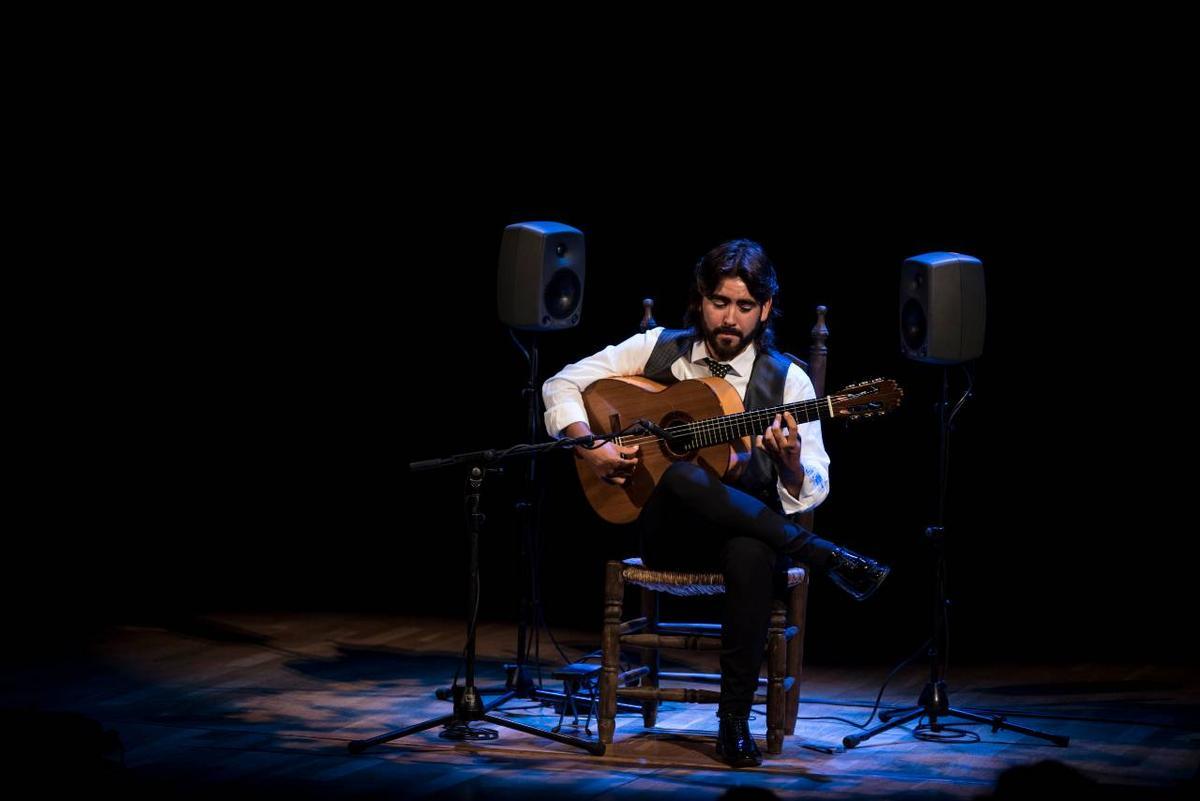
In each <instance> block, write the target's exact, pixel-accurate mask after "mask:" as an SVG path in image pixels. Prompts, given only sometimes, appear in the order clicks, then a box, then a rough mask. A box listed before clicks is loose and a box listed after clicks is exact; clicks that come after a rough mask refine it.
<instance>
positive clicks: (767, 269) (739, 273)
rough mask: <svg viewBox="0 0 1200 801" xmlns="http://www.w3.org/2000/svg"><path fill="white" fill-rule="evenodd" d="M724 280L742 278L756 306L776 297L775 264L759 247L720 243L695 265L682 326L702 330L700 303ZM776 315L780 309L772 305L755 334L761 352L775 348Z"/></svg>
mask: <svg viewBox="0 0 1200 801" xmlns="http://www.w3.org/2000/svg"><path fill="white" fill-rule="evenodd" d="M726 278H740V279H742V281H743V282H745V284H746V289H747V291H749V293H750V295H751V296H752V297H753V298H754V299H755V300H757V301H758V302H759V303H763V304H765V303H766V302H767V301H768V300H771V299H772V298H774V297H775V296H776V295H777V294H779V279H778V278H777V277H776V276H775V265H774V264H772V263H771V260H770V259H769V258H768V257H767V252H766V251H765V250H763V246H762V245H760V244H758V243H757V242H754V241H753V240H750V239H734V240H731V241H729V242H722V243H721V244H720V245H717V246H716V247H715V248H713V249H712V250H710V251H709V252H708V253H705V254H704V255H703V256H701V257H700V261H698V262H696V273H695V280H694V281H692V285H691V287H690V288H689V290H688V306H687V311H686V312H684V315H683V322H684V324H685V325H688V326H690V327H692V328H695V329H696V330H697V331H700V330H701V326H700V323H701V321H702V320H703V316H702V315H701V313H700V303H701V302H702V301H703V300H704V298H706V297H708V296H709V295H711V294H712V293H714V292H716V291H717V286H718V285H720V283H721V281H722V280H724V279H726ZM779 316H780V315H779V310H778V309H776V308H775V306H774V305H772V306H771V312H770V314H768V315H767V319H766V320H765V321H763V322H762V323H760V324H759V326H758V329H757V330H756V331H755V332H754V344H755V345H756V346H758V348H760V349H761V350H770V349H771V348H773V347H774V345H775V320H776V318H777V317H779Z"/></svg>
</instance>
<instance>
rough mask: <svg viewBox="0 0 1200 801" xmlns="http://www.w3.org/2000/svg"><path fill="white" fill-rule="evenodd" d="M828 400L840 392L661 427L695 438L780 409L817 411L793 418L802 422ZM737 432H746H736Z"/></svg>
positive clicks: (637, 441)
mask: <svg viewBox="0 0 1200 801" xmlns="http://www.w3.org/2000/svg"><path fill="white" fill-rule="evenodd" d="M830 400H832V401H834V402H839V400H840V396H836V395H835V396H830V397H829V398H813V399H810V400H805V401H797V402H795V403H785V404H782V405H780V406H773V407H770V408H767V409H753V410H749V411H744V412H737V413H734V414H731V415H725V416H723V417H711V418H706V419H704V420H697V421H694V422H692V423H683V424H681V425H678V426H672V427H670V428H666V429H663V430H664V431H667V432H668V433H670V434H672V435H674V436H676V437H685V436H692V437H693V438H694V439H696V440H700V439H701V437H703V436H704V435H706V434H712V433H716V434H724V433H726V432H728V433H734V429H735V428H739V429H740V427H742V426H743V425H746V424H751V425H752V424H755V423H758V424H762V423H766V422H767V421H768V420H771V421H773V418H774V417H775V415H776V414H778V413H781V412H783V411H791V412H794V413H803V414H804V415H805V416H806V417H808V415H809V413H810V412H816V416H815V418H809V419H806V420H804V421H803V422H801V421H799V420H797V421H796V422H797V424H799V425H804V424H806V423H811V422H814V420H819V419H820V418H821V409H827V408H828V402H829V401H830ZM733 418H737V419H736V420H734V419H733ZM739 436H749V435H741V434H739ZM755 436H757V435H755ZM735 438H736V437H735ZM621 440H622V441H621V443H620V444H621V445H626V446H633V445H642V444H646V443H651V442H662V437H659V436H657V435H653V434H652V435H637V434H635V435H633V439H629V438H626V437H622V438H621ZM725 441H727V440H726V439H725V438H723V437H722V438H718V439H716V440H715V441H713V442H711V443H709V444H712V445H715V444H718V443H720V442H725ZM697 445H698V446H699V447H708V446H707V445H705V444H700V443H699V442H698V443H697Z"/></svg>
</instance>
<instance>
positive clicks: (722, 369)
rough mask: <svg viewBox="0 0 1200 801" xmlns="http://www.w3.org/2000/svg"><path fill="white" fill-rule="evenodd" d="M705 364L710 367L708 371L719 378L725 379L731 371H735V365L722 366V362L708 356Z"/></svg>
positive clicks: (705, 358)
mask: <svg viewBox="0 0 1200 801" xmlns="http://www.w3.org/2000/svg"><path fill="white" fill-rule="evenodd" d="M704 363H705V364H707V365H708V371H709V372H710V373H712V374H713V375H715V376H716V377H717V378H724V377H725V376H726V375H727V374H728V373H729V371H730V370H732V369H733V365H731V364H721V363H720V362H718V361H716V360H714V359H710V358H708V357H707V356H705V357H704Z"/></svg>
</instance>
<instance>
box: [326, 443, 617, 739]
mask: <svg viewBox="0 0 1200 801" xmlns="http://www.w3.org/2000/svg"><path fill="white" fill-rule="evenodd" d="M620 433H621V434H624V433H625V432H620ZM619 435H620V434H612V435H607V436H596V435H588V436H584V437H575V438H564V439H560V440H554V441H551V442H544V443H540V444H534V445H525V444H522V445H515V446H513V447H511V448H507V449H505V450H482V451H471V452H468V453H460V454H456V455H453V456H447V457H444V458H440V459H427V460H424V461H420V462H413V463H411V464H410V465H409V469H410V470H413V471H417V470H434V469H438V468H443V467H453V466H457V465H462V464H466V465H469V468H468V470H467V478H466V483H465V486H464V495H465V500H466V510H467V530H468V539H467V542H468V558H467V570H468V585H467V586H468V596H467V608H468V609H469V610H470V612H469V615H470V618H469V620H468V621H467V646H466V671H465V673H466V680H465V683H464V685H463V686H462V687H457V686H455V687H454V688H453V692H452V695H453V701H454V710H453V711H452V712H451V713H450V714H448V715H441V716H439V717H436V718H430V719H429V720H425V721H422V722H421V723H416V724H413V725H411V726H406V727H405V728H402V729H396V730H395V731H390V732H386V733H384V734H380V735H377V736H375V737H371V738H368V739H366V740H353V741H351V742H350V743H349V745H348V746H347V747H348V749H349V751H350V753H352V754H360V753H362V752H363V751H365V750H367V749H368V748H371V747H372V746H376V745H379V744H381V743H386V742H390V741H392V740H397V739H400V738H401V737H407V736H409V735H410V734H416V733H417V732H420V731H425V730H426V729H432V728H433V727H435V726H444V727H445V731H443V732H442V735H441V736H443V737H445V738H446V739H449V740H494V739H497V738H498V737H499V734H498V733H497V732H496V731H494V730H492V729H486V728H482V727H476V728H472V727H471V724H472V723H475V722H477V721H485V722H487V723H492V724H494V725H496V726H503V727H506V728H510V729H515V730H517V731H521V732H525V733H526V734H533V735H536V736H538V737H545V738H547V739H550V740H555V741H556V742H560V743H566V744H567V745H573V746H575V747H577V748H582V749H584V750H585V751H587V752H588V753H591V754H596V755H600V754H603V753H604V744H603V743H601V742H599V740H586V739H584V738H582V737H573V736H571V735H568V734H559V733H558V732H550V731H545V730H544V729H539V728H536V727H534V726H529V725H526V724H524V723H520V722H518V721H515V720H510V719H508V718H505V717H501V716H500V715H496V714H493V713H492V710H494V709H496V708H498V707H500V706H502V705H503V704H505V703H506V702H507V701H509V700H511V699H512V698H514V697H516V696H517V695H518V689H509V690H508V691H507V692H505V693H504V694H503V695H501V696H499V697H498V698H495V699H493V700H491V701H489V702H487V703H486V704H485V703H484V702H483V699H482V695H481V692H480V688H477V687H476V686H475V615H476V613H477V611H478V602H479V589H478V588H479V534H480V532H481V530H482V528H483V523H484V519H485V517H484V514H483V513H482V512H481V511H480V500H481V497H482V494H483V484H484V479H485V478H486V477H487V474H488V473H496V472H499V468H495V467H491V465H495V464H498V463H500V462H502V461H504V460H506V459H510V458H516V457H519V456H536V455H537V454H541V453H544V452H546V451H550V450H554V449H556V448H564V449H573V448H574V447H575V446H577V445H582V446H585V447H593V446H594V445H595V444H596V443H597V442H603V441H606V440H608V439H611V438H613V437H615V436H619ZM539 692H540V691H539ZM564 703H565V701H564Z"/></svg>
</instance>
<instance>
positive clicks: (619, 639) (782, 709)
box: [598, 301, 829, 754]
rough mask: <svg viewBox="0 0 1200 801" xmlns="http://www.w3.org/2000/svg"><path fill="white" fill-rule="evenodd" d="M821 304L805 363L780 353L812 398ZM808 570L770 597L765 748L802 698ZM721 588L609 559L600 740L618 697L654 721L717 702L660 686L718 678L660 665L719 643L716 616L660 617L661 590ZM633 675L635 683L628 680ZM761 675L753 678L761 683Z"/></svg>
mask: <svg viewBox="0 0 1200 801" xmlns="http://www.w3.org/2000/svg"><path fill="white" fill-rule="evenodd" d="M650 307H651V303H650V301H645V308H646V311H645V315H644V317H643V330H645V328H646V327H647V326H648V325H652V324H653V319H652V318H651V317H650ZM825 313H826V308H825V307H824V306H818V307H817V321H816V324H815V325H814V326H813V329H812V346H811V348H810V350H809V354H810V356H809V363H808V364H805V363H804V362H803V361H801V360H800V359H798V358H796V357H795V356H792V355H791V354H786V355H787V356H788V357H789V358H791V359H792V360H793V361H795V362H796V363H797V364H799V365H800V366H801V367H802V368H804V370H805V371H806V372H807V373H808V376H809V378H810V380H811V381H812V383H813V386H814V388H815V389H816V393H817V397H820V396H822V395H824V394H825V368H826V361H827V355H828V349H827V347H826V340H827V339H828V337H829V329H828V328H826V326H825ZM812 517H813V516H812V512H811V511H810V512H806V513H805V514H804V515H802V516H801V517H800V518H799V519H798V522H799V523H800V524H801V525H803V526H804V527H805V528H807V529H809V530H811V529H812ZM808 579H809V571H808V569H807V567H805V566H804V565H797V566H795V567H792V568H791V569H789V570H788V572H787V592H786V599H784V600H776V601H775V602H774V604H773V608H772V610H771V618H770V622H769V624H768V633H767V654H766V660H765V662H766V667H767V678H766V694H765V695H762V694H756V695H755V697H754V702H755V703H756V704H761V703H766V705H767V753H769V754H778V753H780V752H781V751H782V750H783V738H784V736H786V735H790V734H794V733H795V730H796V716H797V712H798V710H799V705H800V671H801V667H802V663H803V656H804V618H805V614H806V609H807V604H808V583H809V581H808ZM626 585H633V586H635V587H637V588H638V589H639V593H640V596H641V616H640V617H637V618H635V619H631V620H623V619H622V617H623V607H624V600H625V587H626ZM724 591H725V579H724V576H722V575H721V574H720V573H691V572H679V571H670V570H653V569H648V568H646V567H645V566H643V565H642V562H641V560H640V559H636V558H634V559H626V560H624V561H611V562H609V563H608V565H607V570H606V574H605V582H604V632H603V642H602V646H601V648H602V668H601V674H600V712H599V720H598V723H599V729H600V741H601V742H602V743H605V744H607V743H611V742H612V739H613V730H614V728H615V726H616V712H617V701H618V699H630V700H634V701H638V702H640V703H641V707H642V722H643V723H644V725H645V726H646V727H647V728H650V727H653V726H654V725H655V723H656V721H657V717H658V706H659V703H660V702H661V701H682V702H686V703H717V702H718V701H719V700H720V695H721V694H720V693H719V692H718V691H715V690H701V689H693V688H690V687H669V688H664V687H660V686H659V682H660V680H662V679H669V680H683V681H702V682H710V683H720V680H721V677H720V675H719V674H695V673H677V672H666V671H662V670H660V669H659V668H660V661H659V651H660V649H662V648H677V649H688V650H700V651H715V650H719V649H720V647H721V626H720V624H719V623H668V622H663V621H661V620H660V619H659V598H660V595H659V594H660V593H668V594H670V595H674V596H678V597H688V596H699V595H715V594H719V593H723V592H724ZM622 646H625V647H629V648H636V649H638V650H639V651H640V656H641V660H640V665H639V666H638V667H636V668H633V669H631V670H628V671H626V672H624V673H622V672H621V671H620V668H619V663H620V651H621V648H622ZM634 680H637V682H638V685H637V686H627V685H629V684H630V683H631V682H633V681H634ZM762 682H763V679H761V678H760V679H759V683H760V685H761V684H762Z"/></svg>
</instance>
